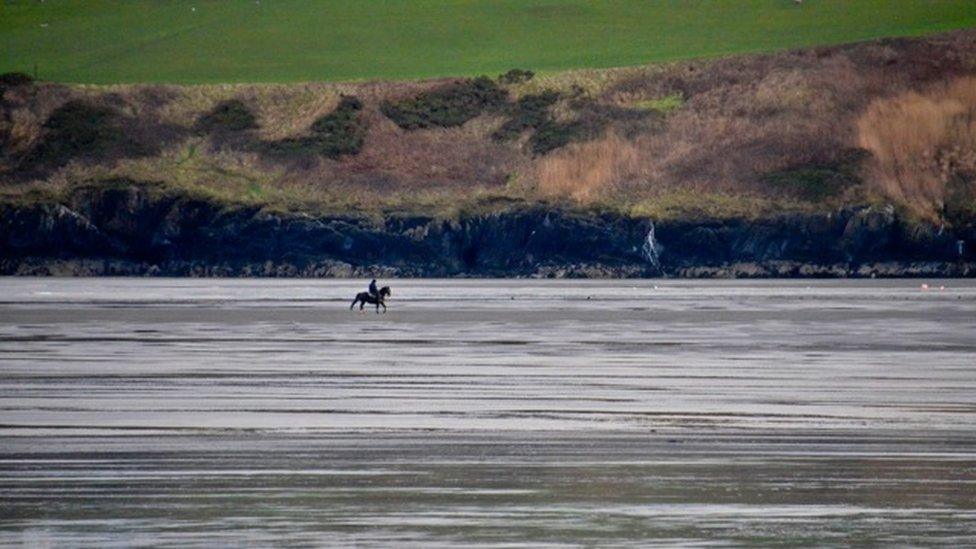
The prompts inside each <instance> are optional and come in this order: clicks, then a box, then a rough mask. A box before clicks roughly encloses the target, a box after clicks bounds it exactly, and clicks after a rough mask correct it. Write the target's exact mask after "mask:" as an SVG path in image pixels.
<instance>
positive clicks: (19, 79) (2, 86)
mask: <svg viewBox="0 0 976 549" xmlns="http://www.w3.org/2000/svg"><path fill="white" fill-rule="evenodd" d="M33 83H34V79H33V78H31V77H30V75H29V74H25V73H22V72H5V73H3V74H0V101H2V100H3V94H4V92H5V91H7V90H8V89H11V88H19V87H22V86H29V85H31V84H33Z"/></svg>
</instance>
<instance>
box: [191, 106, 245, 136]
mask: <svg viewBox="0 0 976 549" xmlns="http://www.w3.org/2000/svg"><path fill="white" fill-rule="evenodd" d="M257 127H258V124H257V119H256V118H255V116H254V113H252V112H251V109H249V108H248V107H247V105H245V104H244V103H243V102H242V101H239V100H237V99H229V100H227V101H221V102H220V103H217V104H216V105H215V106H214V108H213V109H211V110H210V111H209V112H207V113H205V114H203V115H201V116H200V117H199V118H197V122H196V130H197V131H198V132H200V133H214V132H240V131H245V130H250V129H253V128H257Z"/></svg>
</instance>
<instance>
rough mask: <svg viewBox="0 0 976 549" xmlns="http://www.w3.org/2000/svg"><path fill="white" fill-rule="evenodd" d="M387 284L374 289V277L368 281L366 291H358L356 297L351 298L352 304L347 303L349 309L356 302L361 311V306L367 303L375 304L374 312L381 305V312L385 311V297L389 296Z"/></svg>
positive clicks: (377, 310) (378, 310)
mask: <svg viewBox="0 0 976 549" xmlns="http://www.w3.org/2000/svg"><path fill="white" fill-rule="evenodd" d="M391 293H392V292H390V287H389V286H383V287H382V288H380V289H379V290H377V289H376V279H373V281H372V282H370V283H369V291H368V292H359V293H358V294H356V298H355V299H353V300H352V304H351V305H349V309H350V310H352V308H353V307H355V306H356V304H357V303H358V304H359V310H360V311H362V310H363V307H364V306H365V305H366V304H367V303H369V304H371V305H376V312H377V313H378V312H380V307H383V312H384V313H385V312H386V298H387V297H389V296H390V294H391Z"/></svg>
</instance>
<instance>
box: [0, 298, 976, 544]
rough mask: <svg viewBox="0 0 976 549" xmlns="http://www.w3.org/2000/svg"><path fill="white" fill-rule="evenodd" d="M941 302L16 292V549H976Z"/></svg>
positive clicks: (951, 345)
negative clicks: (841, 548)
mask: <svg viewBox="0 0 976 549" xmlns="http://www.w3.org/2000/svg"><path fill="white" fill-rule="evenodd" d="M919 284H921V281H910V280H908V281H856V282H851V281H785V282H783V281H780V282H775V281H763V282H721V281H708V282H701V283H694V282H676V281H667V280H664V281H661V280H658V281H612V282H596V281H549V282H546V281H480V280H478V281H474V280H469V281H433V280H426V281H398V282H395V283H394V284H393V288H394V296H393V299H392V300H391V302H390V311H389V313H388V314H386V315H376V314H373V313H372V312H369V313H365V314H360V313H358V312H349V311H348V302H349V301H350V300H351V298H352V295H353V294H354V293H355V292H357V291H361V288H360V286H363V284H362V283H361V282H359V281H353V282H350V281H275V280H240V281H236V280H233V281H232V280H216V281H215V280H165V279H152V280H141V279H83V280H56V279H0V494H2V495H0V543H5V544H19V543H26V544H31V545H43V544H47V543H51V544H55V545H100V546H108V545H113V544H117V545H122V546H131V545H138V544H140V543H144V544H152V545H159V544H162V545H167V544H169V545H174V546H189V545H199V546H213V545H215V544H218V545H227V544H255V545H269V544H297V545H301V544H316V545H322V544H327V545H353V544H355V545H398V546H409V545H416V546H425V547H426V546H435V545H446V546H454V545H458V544H474V545H488V546H505V545H512V544H523V543H530V544H532V545H556V546H563V545H576V544H586V545H623V546H627V545H630V546H647V545H653V544H661V545H669V546H673V545H701V544H708V543H714V544H746V545H748V544H755V543H782V544H796V543H804V544H811V545H825V544H852V543H856V544H864V543H877V544H918V543H927V544H928V543H937V544H947V545H958V544H963V543H967V542H970V541H971V540H972V539H974V537H976V429H974V427H976V283H974V282H968V281H939V282H935V283H933V284H932V286H933V289H931V290H929V291H921V290H920V289H919ZM940 285H945V286H946V289H945V290H939V289H938V288H939V286H940Z"/></svg>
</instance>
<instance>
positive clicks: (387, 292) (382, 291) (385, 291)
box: [380, 286, 393, 297]
mask: <svg viewBox="0 0 976 549" xmlns="http://www.w3.org/2000/svg"><path fill="white" fill-rule="evenodd" d="M392 293H393V292H391V291H390V287H389V286H383V287H382V288H380V295H381V296H383V297H387V296H389V295H390V294H392Z"/></svg>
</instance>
